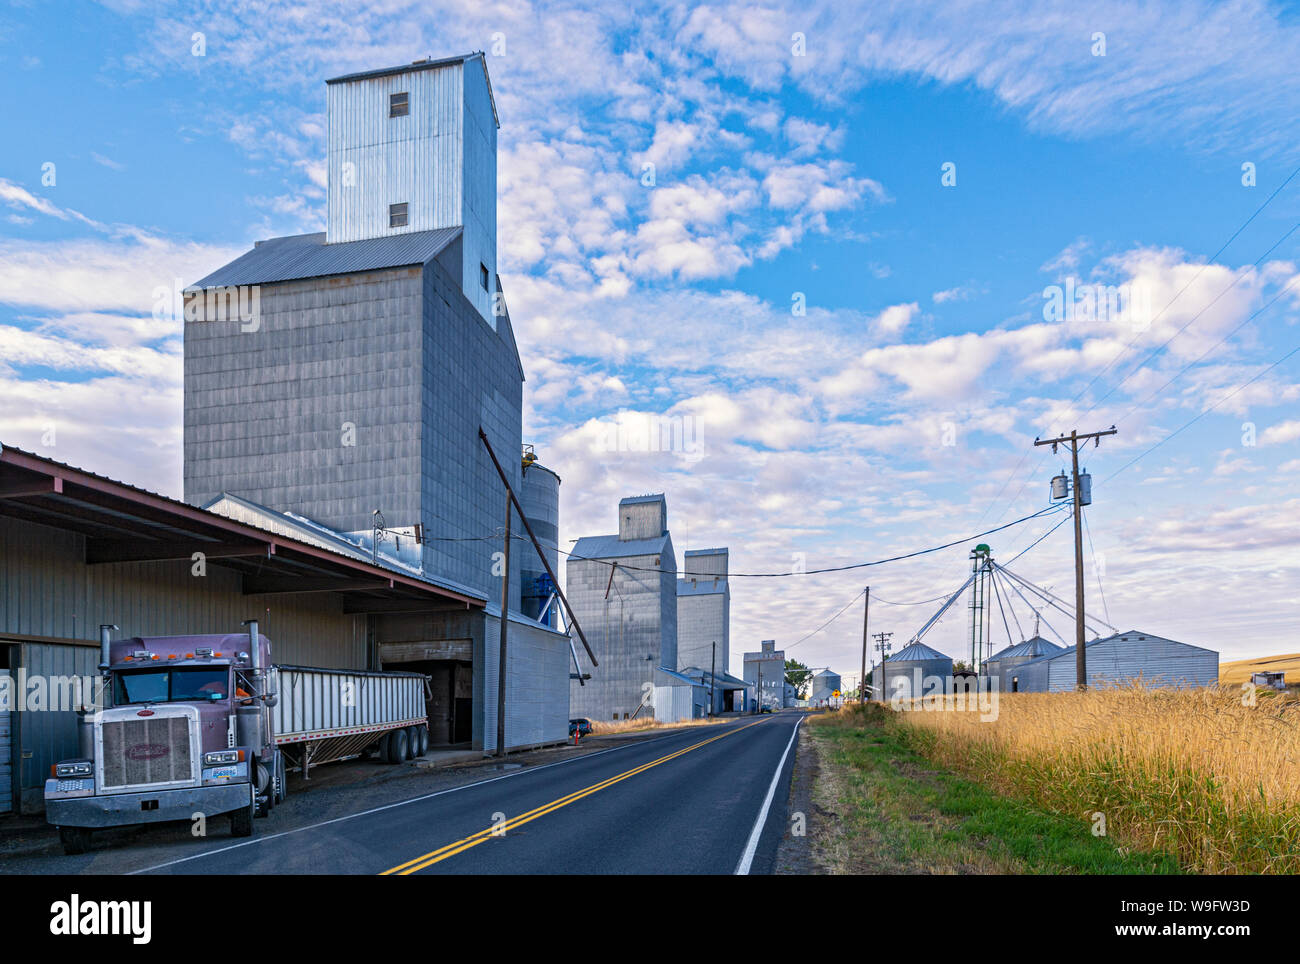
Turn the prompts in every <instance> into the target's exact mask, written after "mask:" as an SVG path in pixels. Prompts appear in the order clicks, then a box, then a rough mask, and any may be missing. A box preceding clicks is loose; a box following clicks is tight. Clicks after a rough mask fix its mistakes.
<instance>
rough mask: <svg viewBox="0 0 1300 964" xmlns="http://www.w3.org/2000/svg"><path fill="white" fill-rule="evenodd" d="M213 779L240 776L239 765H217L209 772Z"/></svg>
mask: <svg viewBox="0 0 1300 964" xmlns="http://www.w3.org/2000/svg"><path fill="white" fill-rule="evenodd" d="M208 776H209V777H210V778H211V779H213V780H229V779H230V778H231V777H237V776H239V767H217V768H216V769H215V770H212V771H210V772H209V773H208Z"/></svg>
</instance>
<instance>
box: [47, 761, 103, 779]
mask: <svg viewBox="0 0 1300 964" xmlns="http://www.w3.org/2000/svg"><path fill="white" fill-rule="evenodd" d="M94 773H95V765H94V764H93V763H91V762H90V761H89V760H73V761H71V762H69V763H60V764H59V765H58V766H56V767H55V768H54V775H55V776H57V777H89V776H94Z"/></svg>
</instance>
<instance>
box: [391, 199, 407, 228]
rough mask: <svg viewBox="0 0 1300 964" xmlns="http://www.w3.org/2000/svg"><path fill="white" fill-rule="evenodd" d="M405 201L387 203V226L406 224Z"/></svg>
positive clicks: (395, 226)
mask: <svg viewBox="0 0 1300 964" xmlns="http://www.w3.org/2000/svg"><path fill="white" fill-rule="evenodd" d="M406 207H407V205H406V202H405V201H403V202H402V203H401V204H390V205H388V226H389V227H390V228H404V227H406V224H407V214H406Z"/></svg>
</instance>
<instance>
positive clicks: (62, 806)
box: [45, 780, 252, 827]
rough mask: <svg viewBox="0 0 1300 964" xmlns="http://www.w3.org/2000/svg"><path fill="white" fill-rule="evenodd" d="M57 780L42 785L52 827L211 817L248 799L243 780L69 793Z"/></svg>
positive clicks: (47, 817) (47, 819)
mask: <svg viewBox="0 0 1300 964" xmlns="http://www.w3.org/2000/svg"><path fill="white" fill-rule="evenodd" d="M58 782H59V781H58V780H49V781H47V782H46V784H45V819H46V821H47V822H49V823H52V824H53V825H54V826H56V827H125V826H130V825H132V824H137V823H166V822H167V821H169V820H193V819H194V817H195V815H196V814H202V815H203V816H204V817H215V816H217V815H218V814H223V813H230V812H231V811H232V810H238V809H239V808H240V807H246V806H248V805H249V803H250V802H251V800H252V798H251V796H250V795H251V793H252V790H251V789H250V786H249V784H247V783H230V784H223V785H221V786H208V787H184V788H182V789H180V790H152V791H146V792H144V793H113V794H102V795H97V796H70V795H63V794H60V793H59V791H58V786H57V784H58ZM52 785H53V786H52Z"/></svg>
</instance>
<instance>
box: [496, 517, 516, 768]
mask: <svg viewBox="0 0 1300 964" xmlns="http://www.w3.org/2000/svg"><path fill="white" fill-rule="evenodd" d="M513 498H514V497H513V495H511V494H510V493H509V492H507V493H506V538H505V553H504V554H505V561H504V564H503V569H502V571H501V651H500V655H499V656H497V756H498V757H501V758H504V757H505V755H506V624H507V623H508V622H510V619H509V613H510V516H511V510H512V508H513V506H512V505H511V501H512V500H513Z"/></svg>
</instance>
